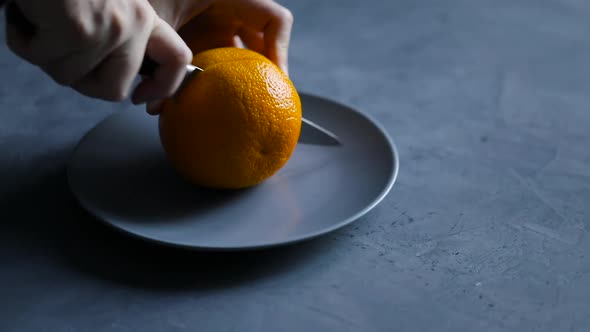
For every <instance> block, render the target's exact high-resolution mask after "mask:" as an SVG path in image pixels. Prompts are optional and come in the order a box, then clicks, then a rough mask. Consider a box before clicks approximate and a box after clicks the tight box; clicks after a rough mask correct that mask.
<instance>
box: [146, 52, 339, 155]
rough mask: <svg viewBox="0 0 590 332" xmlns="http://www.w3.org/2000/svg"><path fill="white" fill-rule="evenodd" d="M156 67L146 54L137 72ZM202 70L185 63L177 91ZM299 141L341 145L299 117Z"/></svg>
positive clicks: (152, 69) (323, 129)
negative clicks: (184, 69) (183, 75)
mask: <svg viewBox="0 0 590 332" xmlns="http://www.w3.org/2000/svg"><path fill="white" fill-rule="evenodd" d="M157 68H158V63H156V62H155V61H154V60H152V59H151V58H150V57H148V56H147V55H146V56H145V57H144V59H143V62H142V64H141V67H140V69H139V74H140V75H143V76H148V77H149V76H152V75H153V73H154V71H155V70H156V69H157ZM200 72H203V69H202V68H200V67H197V66H194V65H192V64H188V65H186V75H185V77H184V79H183V81H182V83H181V84H180V87H179V88H178V90H177V91H180V89H182V86H183V85H184V84H186V82H187V81H188V80H189V79H190V78H191V77H192V76H193V75H197V74H198V73H200ZM299 142H300V143H304V144H317V145H332V146H337V145H341V143H340V139H338V136H336V135H335V134H334V133H332V132H331V131H329V130H327V129H326V128H324V127H322V126H320V125H318V124H317V123H315V122H313V121H310V120H308V119H306V118H305V117H302V118H301V134H300V135H299Z"/></svg>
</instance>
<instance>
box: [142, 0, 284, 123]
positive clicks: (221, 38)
mask: <svg viewBox="0 0 590 332" xmlns="http://www.w3.org/2000/svg"><path fill="white" fill-rule="evenodd" d="M149 2H150V3H151V4H152V6H153V8H154V9H155V11H156V12H157V13H158V15H159V16H160V17H161V18H162V19H164V20H165V21H166V22H168V23H169V24H170V25H171V26H172V27H174V28H175V29H177V30H178V32H179V34H180V36H181V37H182V39H184V41H185V42H186V43H187V44H188V46H189V47H190V49H191V51H192V52H193V54H196V53H199V52H201V51H204V50H208V49H213V48H218V47H226V46H234V47H237V46H240V43H243V44H244V46H245V47H247V48H249V49H251V50H253V51H256V52H258V53H261V54H263V55H265V56H266V57H268V58H269V59H270V60H271V61H273V62H274V63H275V64H276V65H278V66H279V67H280V68H281V69H282V70H283V71H284V72H285V74H287V75H288V50H289V42H290V37H291V28H292V25H293V15H292V14H291V12H290V11H289V10H288V9H287V8H285V7H283V6H281V5H279V4H278V3H276V2H274V1H272V0H149ZM147 111H148V113H150V114H158V113H159V112H160V111H161V101H156V102H152V103H148V104H147Z"/></svg>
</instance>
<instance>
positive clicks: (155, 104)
mask: <svg viewBox="0 0 590 332" xmlns="http://www.w3.org/2000/svg"><path fill="white" fill-rule="evenodd" d="M163 104H164V101H163V100H162V99H160V100H156V101H151V102H148V103H146V104H145V107H146V111H147V113H148V114H151V115H158V114H160V113H162V106H163Z"/></svg>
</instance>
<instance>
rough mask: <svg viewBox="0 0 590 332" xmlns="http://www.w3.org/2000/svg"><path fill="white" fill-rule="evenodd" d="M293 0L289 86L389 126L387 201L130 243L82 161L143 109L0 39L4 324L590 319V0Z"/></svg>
mask: <svg viewBox="0 0 590 332" xmlns="http://www.w3.org/2000/svg"><path fill="white" fill-rule="evenodd" d="M286 4H287V5H288V6H289V7H290V8H291V9H292V11H293V12H294V14H295V18H296V25H295V28H294V34H293V40H292V48H291V74H292V77H293V80H294V81H295V83H296V84H297V87H298V88H299V89H301V90H303V91H307V92H313V93H315V94H319V95H322V96H326V97H329V98H333V99H336V100H338V101H341V102H344V103H348V104H351V105H353V106H356V107H359V108H360V109H361V110H362V111H364V112H366V113H368V114H371V115H372V116H374V117H375V118H376V119H377V120H379V121H380V122H381V123H382V124H383V125H384V126H385V127H386V128H387V130H388V132H389V133H390V134H391V136H392V137H393V138H394V140H395V141H396V143H397V145H398V147H399V149H400V153H401V172H400V176H399V178H398V182H397V184H396V185H395V187H394V188H393V191H392V192H391V194H390V195H389V196H388V197H387V198H386V199H385V200H384V201H383V203H382V204H380V205H379V207H378V208H376V209H375V210H374V211H373V212H371V213H370V214H369V215H367V216H366V217H364V218H362V219H361V220H359V221H358V222H356V223H355V224H353V225H352V226H350V227H347V228H345V229H343V230H340V231H338V232H336V233H333V234H331V235H328V236H325V237H323V238H321V239H318V240H316V241H313V242H309V243H305V244H302V245H298V246H296V247H290V248H285V249H281V250H273V251H268V252H256V253H248V254H239V255H236V254H195V253H188V252H183V251H178V250H173V249H165V248H159V247H156V246H152V245H148V244H145V243H143V242H141V241H137V240H132V239H129V238H127V237H125V236H122V235H120V234H118V233H116V232H114V231H111V230H110V229H108V228H106V227H104V226H101V225H100V224H99V223H97V222H96V221H95V220H93V219H92V218H91V217H89V216H88V215H87V214H86V213H85V212H84V211H83V210H81V209H80V208H79V207H78V206H77V205H76V204H75V201H74V199H73V197H72V195H71V194H70V193H69V191H68V188H67V185H66V182H65V173H64V166H65V163H66V161H67V160H68V157H69V155H70V153H71V151H72V147H73V146H74V144H75V143H76V142H77V140H78V139H79V138H80V137H81V135H83V134H84V133H85V132H86V131H87V130H88V129H89V128H91V127H92V126H93V125H95V124H96V123H97V122H98V121H100V120H101V119H103V118H104V117H105V116H107V115H109V114H111V113H112V112H116V111H120V110H121V109H128V108H133V107H132V106H131V105H130V104H128V103H126V104H123V105H121V104H111V103H106V102H99V101H95V100H90V99H87V98H83V97H80V96H77V95H75V94H74V93H72V92H71V91H69V90H67V89H64V88H60V87H58V86H56V85H54V84H52V83H51V81H50V80H49V79H47V78H46V77H45V76H44V75H43V74H41V73H40V72H39V71H38V70H36V69H34V68H33V67H31V66H29V65H28V64H26V63H23V62H21V61H19V60H17V59H16V58H15V57H14V56H13V55H12V54H11V53H10V52H9V51H8V50H7V49H6V48H4V47H2V48H0V75H1V77H2V79H1V81H0V114H1V115H0V184H1V185H0V199H1V200H0V221H1V227H2V228H1V232H0V331H4V332H17V331H18V332H20V331H439V332H442V331H547V332H556V331H580V332H581V331H589V330H590V315H589V313H590V237H589V233H588V232H589V227H590V150H589V145H590V130H589V127H590V111H589V105H590V65H589V59H590V3H589V2H588V1H585V0H518V1H514V0H446V1H436V0H394V1H356V0H342V1H311V0H307V1H304V0H298V1H288V2H286ZM2 22H3V21H2ZM2 38H3V37H2Z"/></svg>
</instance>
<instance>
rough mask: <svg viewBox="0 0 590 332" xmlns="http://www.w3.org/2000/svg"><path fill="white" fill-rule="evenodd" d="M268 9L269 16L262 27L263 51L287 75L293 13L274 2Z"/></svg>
mask: <svg viewBox="0 0 590 332" xmlns="http://www.w3.org/2000/svg"><path fill="white" fill-rule="evenodd" d="M269 10H270V11H271V18H270V20H269V21H268V23H267V25H266V26H265V28H264V44H265V49H266V52H265V53H266V56H267V57H268V58H269V59H270V60H271V61H273V62H274V63H276V64H277V65H278V66H279V67H280V68H281V69H282V70H283V71H284V72H285V74H287V75H288V74H289V68H288V53H289V43H290V39H291V29H292V27H293V15H292V14H291V12H290V11H289V10H288V9H286V8H284V7H282V6H280V5H279V4H277V3H274V2H272V3H271V4H270V8H269Z"/></svg>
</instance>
